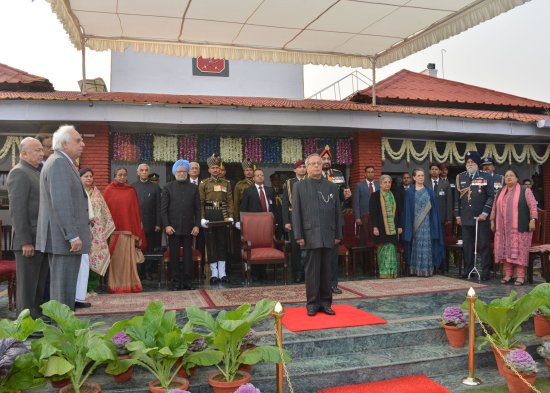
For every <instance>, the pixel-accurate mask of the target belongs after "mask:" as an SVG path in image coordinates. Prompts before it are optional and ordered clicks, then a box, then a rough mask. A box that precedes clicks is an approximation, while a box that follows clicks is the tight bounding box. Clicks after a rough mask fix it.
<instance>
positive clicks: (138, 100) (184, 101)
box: [0, 91, 550, 123]
mask: <svg viewBox="0 0 550 393" xmlns="http://www.w3.org/2000/svg"><path fill="white" fill-rule="evenodd" d="M1 100H42V101H93V102H98V101H101V102H121V103H126V104H162V105H180V106H182V105H185V106H195V105H196V106H238V107H247V108H269V109H296V110H340V111H366V112H382V113H407V114H414V115H427V116H446V117H447V116H448V117H461V118H470V119H493V120H517V121H521V122H526V123H528V122H536V121H538V120H543V119H549V118H550V116H549V115H541V114H532V113H522V112H507V111H489V110H478V109H460V108H436V107H420V106H406V105H371V104H365V103H359V102H352V101H329V100H311V99H306V100H292V99H287V98H270V97H227V96H198V95H172V94H149V93H123V92H105V93H100V92H94V93H91V92H90V93H86V95H83V94H82V93H80V92H73V91H55V92H50V93H40V92H11V91H0V101H1Z"/></svg>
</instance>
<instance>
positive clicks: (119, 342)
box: [105, 331, 134, 382]
mask: <svg viewBox="0 0 550 393" xmlns="http://www.w3.org/2000/svg"><path fill="white" fill-rule="evenodd" d="M111 341H112V342H113V344H114V345H115V347H116V350H117V355H118V356H117V358H116V359H115V360H114V361H112V362H109V365H108V366H107V368H106V370H105V372H106V373H107V374H111V375H112V376H113V378H114V379H115V381H116V382H126V381H129V380H130V379H131V378H132V374H133V373H134V366H133V365H130V364H129V363H130V362H128V363H124V365H126V364H127V365H128V367H127V368H126V367H124V366H123V365H119V364H118V363H119V362H121V361H123V360H128V359H130V355H129V351H128V350H127V349H126V344H128V343H130V341H132V340H131V339H130V337H128V335H127V334H126V333H124V332H123V331H120V332H118V333H117V334H115V335H114V336H113V337H112V338H111ZM123 368H126V370H125V371H123V372H121V370H122V369H123Z"/></svg>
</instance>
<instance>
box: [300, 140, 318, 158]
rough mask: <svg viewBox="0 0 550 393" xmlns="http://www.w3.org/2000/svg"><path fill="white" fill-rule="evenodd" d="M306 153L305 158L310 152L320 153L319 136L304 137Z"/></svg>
mask: <svg viewBox="0 0 550 393" xmlns="http://www.w3.org/2000/svg"><path fill="white" fill-rule="evenodd" d="M303 146H304V155H303V158H307V156H309V155H310V154H313V153H319V139H318V138H309V139H304V141H303Z"/></svg>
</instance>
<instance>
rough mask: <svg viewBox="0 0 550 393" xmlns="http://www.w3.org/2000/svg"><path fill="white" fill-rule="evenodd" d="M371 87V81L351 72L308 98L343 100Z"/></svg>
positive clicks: (358, 73) (359, 73)
mask: <svg viewBox="0 0 550 393" xmlns="http://www.w3.org/2000/svg"><path fill="white" fill-rule="evenodd" d="M371 85H372V79H370V78H369V77H367V76H366V75H365V74H363V73H361V72H359V71H353V72H352V73H350V74H348V75H346V76H344V77H342V78H340V79H338V80H337V81H336V82H334V83H331V84H330V85H328V86H327V87H325V88H324V89H321V90H319V91H318V92H317V93H315V94H313V95H311V96H309V97H308V98H309V99H314V100H345V99H347V98H349V97H350V96H351V95H352V94H353V93H355V92H356V91H359V90H363V89H366V88H368V87H370V86H371Z"/></svg>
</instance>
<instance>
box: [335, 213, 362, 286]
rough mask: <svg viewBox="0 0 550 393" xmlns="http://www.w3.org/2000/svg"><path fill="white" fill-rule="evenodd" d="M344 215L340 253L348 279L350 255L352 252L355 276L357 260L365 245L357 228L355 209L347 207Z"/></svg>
mask: <svg viewBox="0 0 550 393" xmlns="http://www.w3.org/2000/svg"><path fill="white" fill-rule="evenodd" d="M342 215H343V217H344V226H343V228H342V235H343V239H342V242H341V243H340V247H339V252H338V255H339V257H341V258H342V260H343V263H344V275H345V277H346V279H349V256H350V254H351V257H352V258H351V260H352V266H353V276H355V264H356V260H357V259H358V258H359V256H360V255H361V254H362V253H363V251H364V247H363V246H361V240H360V239H359V233H358V232H357V230H356V226H355V216H354V214H353V210H351V209H346V210H345V211H344V212H343V214H342Z"/></svg>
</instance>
